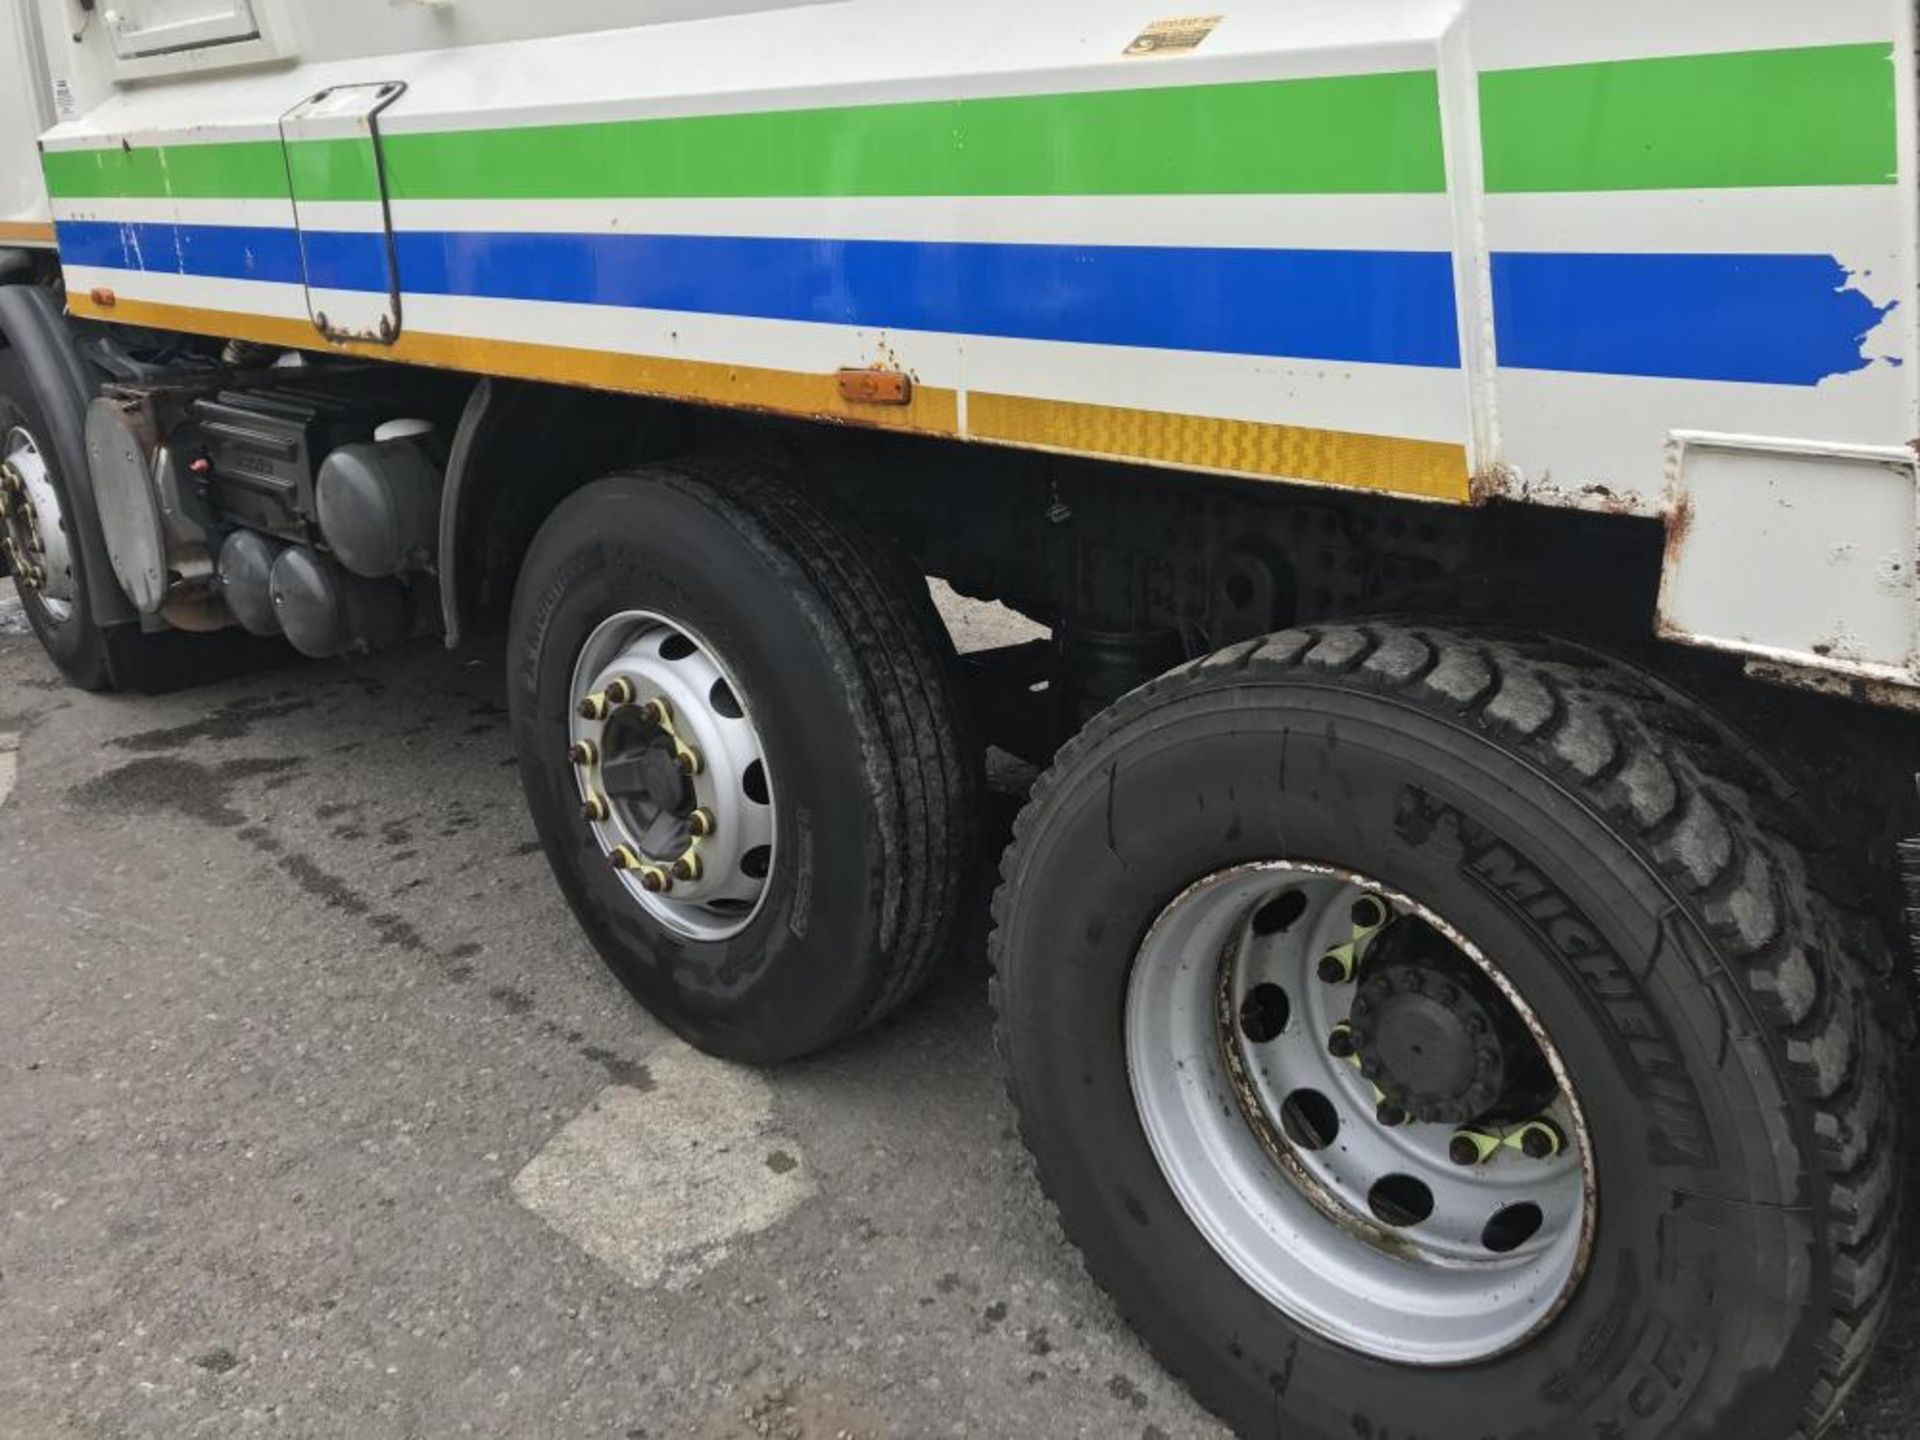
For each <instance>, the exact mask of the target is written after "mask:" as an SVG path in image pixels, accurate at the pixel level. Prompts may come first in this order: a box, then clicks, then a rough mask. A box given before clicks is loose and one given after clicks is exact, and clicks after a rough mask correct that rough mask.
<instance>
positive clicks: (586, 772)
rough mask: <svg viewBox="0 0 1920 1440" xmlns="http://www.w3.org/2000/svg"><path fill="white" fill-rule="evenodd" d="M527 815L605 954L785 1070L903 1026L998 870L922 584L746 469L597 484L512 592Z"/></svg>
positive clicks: (659, 1004)
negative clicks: (887, 1019) (969, 907)
mask: <svg viewBox="0 0 1920 1440" xmlns="http://www.w3.org/2000/svg"><path fill="white" fill-rule="evenodd" d="M511 645H512V664H513V676H512V703H513V716H514V736H515V743H516V745H517V747H518V750H519V756H520V771H521V778H522V781H523V784H524V786H525V790H526V794H527V799H528V802H529V804H530V805H531V806H532V810H533V817H534V822H535V824H536V826H537V827H538V829H539V833H540V837H541V840H542V841H543V843H544V845H545V847H546V851H547V855H548V858H549V860H550V861H551V862H552V865H553V869H554V873H555V874H556V876H557V877H558V878H559V881H560V885H561V888H562V890H563V891H564V892H565V894H566V896H567V899H568V901H569V902H570V903H571V904H572V906H573V909H574V912H575V913H576V915H577V916H578V917H579V919H580V922H581V924H582V925H583V926H584V927H585V929H586V931H587V934H588V935H589V936H590V937H591V939H592V940H593V943H594V945H595V946H596V947H597V948H598V949H599V951H600V953H601V955H602V956H603V957H604V958H605V960H606V961H607V963H608V964H609V965H610V966H611V967H612V968H613V970H614V972H615V973H616V974H617V975H618V976H619V978H620V979H621V980H622V981H623V982H624V983H625V984H626V985H627V986H628V988H629V989H630V990H631V991H632V992H633V993H634V995H635V996H636V997H637V998H638V999H639V1000H640V1001H641V1003H642V1004H644V1005H645V1006H647V1008H648V1009H649V1010H651V1011H652V1012H653V1013H654V1014H656V1015H657V1016H659V1017H660V1018H661V1019H662V1020H664V1021H665V1022H666V1023H667V1024H668V1025H669V1026H671V1027H672V1028H673V1029H674V1030H676V1031H677V1032H679V1033H680V1034H681V1035H683V1036H685V1037H686V1038H687V1039H688V1040H690V1041H692V1042H693V1043H694V1044H695V1045H697V1046H699V1047H700V1048H701V1049H703V1050H706V1051H708V1052H710V1053H712V1054H716V1055H721V1056H724V1057H727V1058H730V1059H736V1060H743V1061H753V1062H766V1061H775V1060H781V1059H786V1058H789V1057H793V1056H797V1055H802V1054H806V1053H808V1052H810V1051H813V1050H817V1049H819V1048H821V1047H822V1046H825V1045H828V1044H831V1043H832V1042H834V1041H836V1040H839V1039H841V1038H843V1037H845V1036H847V1035H849V1034H851V1033H853V1032H854V1031H856V1030H858V1029H860V1028H862V1027H864V1026H866V1025H868V1024H871V1023H873V1022H875V1021H877V1020H879V1019H881V1018H882V1017H884V1016H886V1015H887V1014H889V1013H890V1012H891V1011H893V1010H894V1009H895V1008H896V1007H897V1006H899V1005H900V1004H901V1003H902V1002H903V1001H904V1000H906V999H907V998H908V997H909V996H911V995H912V994H913V993H914V992H915V990H917V989H918V988H919V987H920V985H921V983H922V982H923V981H924V980H925V979H927V978H928V976H929V975H930V974H931V973H932V971H933V969H934V967H935V964H936V962H937V961H939V960H940V959H941V958H942V957H943V956H944V955H945V954H946V953H947V952H948V949H949V945H950V942H951V941H952V939H953V937H954V935H955V934H956V932H957V930H958V928H959V926H960V924H961V922H962V919H963V911H964V909H965V906H966V900H967V897H968V895H969V893H970V890H971V887H972V884H973V883H974V878H975V877H976V875H977V865H976V863H975V862H976V860H977V847H978V840H977V829H976V827H977V823H978V820H977V816H978V809H979V784H980V782H979V779H978V775H977V770H978V765H979V758H978V757H977V756H976V755H975V754H974V753H973V752H972V750H971V748H970V747H969V746H968V745H967V744H966V742H965V736H964V734H963V733H962V728H961V724H960V721H959V718H958V717H959V707H958V704H957V702H956V699H955V695H954V691H953V683H952V675H953V669H954V664H953V656H952V650H951V645H950V642H949V641H948V640H947V637H946V634H945V632H944V630H943V629H942V628H941V625H940V621H939V617H938V616H937V614H936V613H935V612H934V610H933V607H932V601H931V599H930V598H929V596H928V594H927V590H926V586H925V583H924V582H923V581H921V580H920V579H919V577H918V576H916V575H910V574H908V573H906V572H905V571H904V570H903V569H902V568H900V567H898V566H896V565H895V564H894V563H892V561H891V558H890V554H889V552H888V550H887V549H886V547H885V546H884V545H882V544H880V543H878V542H877V541H876V540H875V539H874V538H873V537H869V536H863V535H860V534H859V533H857V532H856V530H855V528H854V527H853V526H852V525H851V523H850V522H848V521H846V520H844V519H842V518H839V517H837V516H834V515H830V514H829V513H827V512H826V511H825V510H823V509H822V508H821V507H819V506H818V505H816V504H815V503H813V502H812V501H811V500H810V499H808V498H806V497H804V496H802V495H800V494H798V493H797V492H796V491H795V490H794V488H793V487H792V486H791V485H790V484H788V483H787V482H786V481H785V480H784V479H783V478H782V477H779V476H776V475H773V474H770V473H767V472H764V471H761V470H757V469H754V468H751V467H747V466H740V465H729V464H719V463H700V462H688V463H684V464H676V465H658V466H653V467H650V468H648V469H646V470H642V471H638V472H635V473H632V474H626V475H619V476H615V477H612V478H610V479H606V480H602V481H599V482H597V483H595V484H593V485H590V486H588V487H587V488H586V489H584V490H582V491H581V492H579V493H578V494H576V495H574V496H573V497H572V498H570V499H569V500H568V501H566V502H565V503H564V504H563V505H562V506H561V507H560V508H559V510H557V511H556V512H555V513H554V515H553V516H552V517H551V518H550V519H549V520H548V521H547V523H546V525H545V527H544V528H543V529H542V530H541V532H540V534H539V535H538V537H537V538H536V539H535V541H534V544H533V548H532V551H531V553H530V554H529V556H528V558H527V561H526V564H525V567H524V569H523V570H522V573H521V578H520V582H519V586H518V589H517V591H516V595H515V600H514V613H513V632H512V641H511Z"/></svg>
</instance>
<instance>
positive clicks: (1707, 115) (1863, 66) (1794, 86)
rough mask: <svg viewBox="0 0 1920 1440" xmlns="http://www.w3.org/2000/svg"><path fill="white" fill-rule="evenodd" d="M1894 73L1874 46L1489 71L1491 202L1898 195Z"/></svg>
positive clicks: (1886, 48) (1889, 54)
mask: <svg viewBox="0 0 1920 1440" xmlns="http://www.w3.org/2000/svg"><path fill="white" fill-rule="evenodd" d="M1893 63H1894V61H1893V47H1892V46H1891V45H1885V44H1875V45H1830V46H1820V47H1817V48H1813V49H1803V50H1749V51H1741V52H1737V53H1731V54H1720V55H1683V56H1676V57H1672V58H1666V59H1657V60H1606V61H1601V62H1599V63H1596V64H1587V65H1553V66H1547V67H1544V68H1541V69H1530V70H1494V71H1488V72H1487V73H1485V74H1483V75H1482V76H1481V77H1480V129H1481V137H1482V138H1481V143H1482V146H1483V147H1484V153H1485V163H1486V184H1487V190H1488V192H1489V193H1493V194H1501V193H1505V194H1517V193H1522V192H1540V191H1592V190H1710V189H1727V188H1733V187H1743V186H1755V187H1761V186H1789V185H1890V184H1893V183H1894V181H1895V179H1896V178H1897V175H1898V172H1899V154H1898V146H1897V138H1896V137H1897V133H1898V130H1897V124H1896V112H1895V102H1894V73H1893Z"/></svg>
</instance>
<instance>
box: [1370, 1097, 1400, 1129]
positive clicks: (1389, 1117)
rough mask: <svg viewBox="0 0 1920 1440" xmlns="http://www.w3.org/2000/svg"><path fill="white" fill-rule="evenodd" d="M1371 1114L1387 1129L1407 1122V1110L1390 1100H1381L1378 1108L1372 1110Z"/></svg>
mask: <svg viewBox="0 0 1920 1440" xmlns="http://www.w3.org/2000/svg"><path fill="white" fill-rule="evenodd" d="M1373 1116H1374V1119H1376V1120H1378V1121H1379V1122H1380V1123H1381V1124H1382V1125H1384V1126H1386V1127H1387V1128H1388V1129H1389V1130H1391V1129H1393V1128H1394V1127H1396V1126H1399V1125H1404V1124H1406V1123H1407V1112H1406V1111H1404V1110H1402V1109H1401V1108H1400V1107H1399V1106H1398V1105H1396V1104H1394V1103H1393V1102H1392V1101H1391V1100H1382V1101H1381V1102H1380V1106H1379V1108H1378V1109H1377V1110H1375V1111H1374V1112H1373Z"/></svg>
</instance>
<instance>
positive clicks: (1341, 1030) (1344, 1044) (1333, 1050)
mask: <svg viewBox="0 0 1920 1440" xmlns="http://www.w3.org/2000/svg"><path fill="white" fill-rule="evenodd" d="M1358 1048H1359V1047H1358V1046H1356V1045H1355V1044H1354V1043H1353V1029H1352V1027H1351V1026H1349V1025H1347V1024H1345V1023H1344V1022H1343V1023H1341V1024H1339V1025H1336V1026H1334V1027H1333V1033H1332V1034H1331V1035H1329V1036H1327V1053H1328V1054H1329V1055H1331V1056H1333V1058H1334V1059H1336V1060H1350V1059H1352V1058H1353V1054H1354V1051H1355V1050H1357V1049H1358Z"/></svg>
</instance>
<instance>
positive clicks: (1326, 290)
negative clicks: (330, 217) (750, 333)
mask: <svg viewBox="0 0 1920 1440" xmlns="http://www.w3.org/2000/svg"><path fill="white" fill-rule="evenodd" d="M299 243H300V242H299V239H298V237H297V236H296V234H295V232H294V231H292V230H270V229H255V228H241V227H227V226H185V225H182V226H175V225H168V224H140V225H119V224H112V223H108V222H99V221H86V222H63V223H62V224H61V226H60V244H61V250H62V253H63V255H64V256H65V257H66V259H67V261H68V263H70V264H78V265H94V266H101V267H108V268H116V269H128V270H145V271H170V272H174V273H182V274H194V275H207V276H213V277H216V278H220V279H229V280H275V281H281V282H291V283H295V284H299V283H302V282H303V281H304V280H305V279H306V278H307V277H306V276H305V275H304V273H303V271H302V267H301V263H300V251H299ZM394 243H395V249H396V252H397V254H398V257H399V273H400V276H401V279H402V288H403V289H404V290H405V291H406V292H408V293H411V294H425V295H452V296H473V297H483V298H488V299H506V300H543V301H559V302H565V303H570V304H585V305H613V306H631V307H641V308H646V309H658V310H678V311H690V312H695V313H701V314H713V315H741V316H749V317H753V318H757V319H765V320H798V321H813V322H818V323H824V324H836V325H859V326H866V327H871V328H876V329H879V328H885V329H893V330H918V331H930V332H937V333H951V334H964V335H994V336H1003V337H1007V338H1011V339H1022V340H1054V341H1076V342H1080V343H1084V344H1091V345H1115V346H1138V347H1150V348H1156V349H1167V350H1194V351H1208V352H1215V353H1223V354H1244V355H1262V356H1284V357H1288V358H1295V359H1311V360H1332V361H1347V362H1359V363H1374V364H1385V365H1417V366H1428V367H1442V368H1454V367H1457V366H1458V365H1459V363H1460V351H1459V326H1458V321H1457V319H1456V316H1455V312H1454V304H1453V261H1452V257H1451V256H1449V255H1448V254H1446V253H1445V252H1433V251H1398V250H1388V251H1374V250H1248V249H1200V248H1174V247H1161V246H1095V245H1086V246H1069V245H987V244H963V243H948V242H903V241H881V240H810V239H806V240H803V239H783V238H776V239H761V238H743V237H730V236H706V235H568V234H539V233H535V234H521V233H493V232H466V231H433V232H427V231H403V232H401V233H399V234H398V235H396V236H395V238H394ZM306 244H307V249H308V259H309V261H310V262H311V263H312V265H313V267H314V272H313V275H312V281H313V283H314V284H315V285H317V286H324V287H327V288H333V289H364V290H376V291H378V290H385V289H386V288H387V271H386V262H385V255H384V250H383V246H384V239H383V237H382V236H380V235H377V234H346V233H337V232H324V233H312V234H309V235H308V236H307V237H306Z"/></svg>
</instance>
